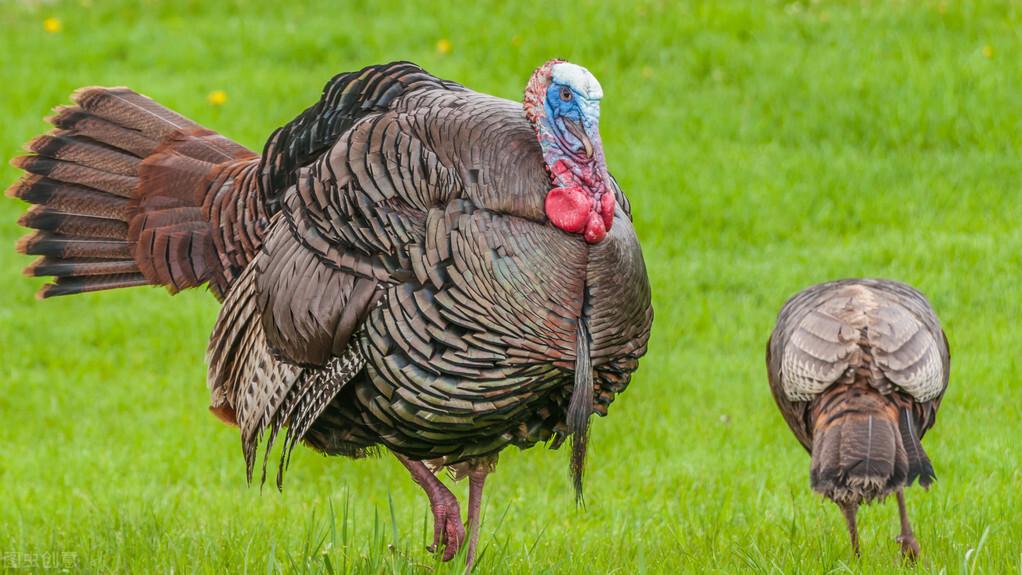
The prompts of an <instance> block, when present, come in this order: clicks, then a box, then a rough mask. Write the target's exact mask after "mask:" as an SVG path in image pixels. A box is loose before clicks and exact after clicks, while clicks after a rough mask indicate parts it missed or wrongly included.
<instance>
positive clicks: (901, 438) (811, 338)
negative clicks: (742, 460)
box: [767, 279, 951, 559]
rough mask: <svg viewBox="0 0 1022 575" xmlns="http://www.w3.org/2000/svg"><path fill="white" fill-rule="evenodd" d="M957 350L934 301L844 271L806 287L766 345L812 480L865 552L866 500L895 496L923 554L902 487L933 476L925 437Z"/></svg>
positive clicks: (910, 541) (774, 384) (911, 546)
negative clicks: (861, 533)
mask: <svg viewBox="0 0 1022 575" xmlns="http://www.w3.org/2000/svg"><path fill="white" fill-rule="evenodd" d="M950 362H951V356H950V353H949V351H948V344H947V338H946V337H945V336H944V332H943V331H942V330H941V328H940V322H939V321H938V320H937V316H936V315H935V314H934V312H933V308H931V307H930V304H929V302H927V301H926V298H925V297H923V295H922V294H921V293H919V292H918V291H916V290H915V289H914V288H912V287H910V286H908V285H905V284H903V283H898V282H894V281H889V280H881V279H847V280H839V281H833V282H829V283H824V284H819V285H815V286H813V287H810V288H809V289H806V290H804V291H802V292H799V293H798V294H796V295H795V296H794V297H792V298H791V299H790V300H788V302H787V303H786V304H785V305H784V307H783V308H782V309H781V313H780V315H779V316H778V318H777V326H776V327H775V328H774V332H773V334H772V335H771V336H770V341H769V343H768V345H767V371H768V373H769V378H770V388H771V390H772V391H773V394H774V399H775V400H776V401H777V405H778V407H780V408H781V413H782V414H783V415H784V419H785V420H786V421H787V422H788V426H789V427H791V430H792V431H793V432H794V433H795V437H797V438H798V440H799V441H800V442H801V443H802V446H803V447H805V448H806V450H808V451H809V453H810V454H811V455H812V467H811V468H810V481H811V483H812V487H813V489H814V490H816V491H817V492H819V493H822V494H823V495H824V496H826V497H827V498H829V499H831V500H832V501H834V502H835V503H836V504H837V505H838V507H840V508H841V510H842V511H843V512H844V515H845V520H846V521H847V523H848V532H849V534H850V535H851V539H852V548H853V549H854V550H855V553H856V554H858V553H859V537H858V531H857V529H856V526H855V515H856V511H857V510H858V508H859V505H860V504H862V503H864V502H865V503H871V502H873V501H875V500H883V499H884V498H885V497H886V496H888V495H890V494H891V493H896V494H897V497H898V510H899V513H900V516H901V534H900V535H899V536H898V539H897V540H898V542H899V543H901V550H902V553H904V554H905V555H906V556H907V557H909V558H912V559H915V558H916V557H917V556H918V555H919V544H918V543H917V542H916V539H915V536H914V535H913V533H912V528H911V526H910V525H909V522H908V513H907V511H906V510H905V496H904V493H903V489H904V488H905V487H908V486H911V485H912V483H913V482H914V481H915V480H916V479H919V484H920V485H922V486H923V487H924V488H927V487H929V486H930V484H931V483H932V482H933V480H934V479H935V475H934V473H933V466H932V465H931V464H930V459H929V457H927V455H926V452H925V451H923V445H922V443H920V440H922V438H923V434H925V433H926V431H927V430H928V429H930V427H932V426H933V423H934V421H935V420H936V417H937V408H938V407H940V401H941V398H942V397H943V396H944V390H945V389H946V388H947V383H948V374H949V371H950Z"/></svg>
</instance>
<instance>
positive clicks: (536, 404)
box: [9, 60, 652, 565]
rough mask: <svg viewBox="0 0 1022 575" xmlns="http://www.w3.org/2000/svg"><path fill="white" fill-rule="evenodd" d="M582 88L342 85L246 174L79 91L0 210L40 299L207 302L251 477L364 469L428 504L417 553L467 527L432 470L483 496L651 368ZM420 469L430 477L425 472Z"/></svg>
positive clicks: (214, 360)
mask: <svg viewBox="0 0 1022 575" xmlns="http://www.w3.org/2000/svg"><path fill="white" fill-rule="evenodd" d="M602 97H603V93H602V90H601V88H600V84H599V83H598V82H597V81H596V79H595V78H594V77H593V75H592V74H590V73H589V72H588V71H587V70H586V69H584V68H582V67H579V66H576V65H574V64H570V63H568V62H563V61H559V60H552V61H550V62H547V63H545V64H544V65H543V66H541V67H540V68H538V69H537V70H536V71H535V73H534V74H533V75H532V78H531V79H530V81H529V83H528V86H527V88H526V91H525V101H524V107H523V106H522V105H521V104H517V103H515V102H511V101H507V100H503V99H500V98H495V97H493V96H488V95H485V94H480V93H477V92H473V91H471V90H469V89H466V88H464V87H462V86H460V85H458V84H455V83H453V82H449V81H446V80H441V79H438V78H436V77H434V76H432V75H430V74H428V73H427V72H425V71H424V70H422V69H421V68H419V67H418V66H416V65H414V64H411V63H408V62H396V63H391V64H386V65H381V66H370V67H367V68H364V69H363V70H361V71H358V72H353V73H345V74H340V75H338V76H336V77H335V78H333V79H332V80H331V81H330V82H329V83H328V84H327V85H326V87H325V89H324V91H323V96H322V99H321V100H320V101H319V102H318V103H316V104H315V105H314V106H312V107H310V108H309V109H307V110H306V111H305V112H303V113H302V114H301V115H299V116H298V117H297V118H295V119H294V120H293V121H292V122H290V123H289V124H287V125H286V126H284V127H283V128H280V129H279V130H277V131H276V132H275V133H274V134H273V135H272V136H271V137H270V139H269V141H268V142H267V144H266V147H265V149H264V151H263V154H262V155H258V154H255V153H253V152H251V151H249V150H247V149H245V148H244V147H242V146H241V145H239V144H236V143H234V142H232V141H230V140H228V139H227V138H225V137H223V136H221V135H219V134H217V133H215V132H212V131H210V130H207V129H205V128H202V127H201V126H199V125H197V124H195V123H193V122H191V121H190V120H188V119H186V118H184V117H182V116H180V115H178V114H176V113H175V112H172V111H170V110H168V109H166V108H164V107H162V106H160V105H159V104H157V103H156V102H154V101H152V100H150V99H148V98H146V97H144V96H141V95H139V94H137V93H135V92H133V91H131V90H128V89H126V88H86V89H83V90H80V91H78V92H77V93H76V94H75V95H74V97H73V98H74V101H75V103H76V105H74V106H71V107H67V108H62V109H59V110H58V111H57V113H56V115H54V116H53V117H52V118H50V122H51V123H52V124H53V125H54V126H56V128H57V129H56V130H54V131H53V132H51V133H50V134H47V135H44V136H40V137H39V138H37V139H35V140H33V141H32V142H31V143H30V144H29V145H28V147H29V149H30V151H31V152H33V153H34V155H30V156H25V157H21V158H17V159H15V160H14V164H15V165H16V166H18V167H20V168H22V169H24V170H25V171H27V172H28V174H26V175H25V176H24V177H23V178H22V179H21V180H19V181H18V182H16V183H15V184H14V186H13V187H12V188H11V189H10V190H9V193H10V194H11V195H13V196H15V197H18V198H21V199H23V200H26V201H28V202H31V203H33V204H36V205H35V206H34V207H32V208H31V209H30V210H29V211H28V213H26V214H25V216H24V217H23V218H22V219H21V224H22V225H24V226H26V227H29V228H34V229H36V230H38V231H37V232H35V233H33V234H32V235H29V236H27V237H25V238H24V239H23V240H21V242H20V243H19V244H18V249H19V250H20V251H21V252H23V253H26V254H32V255H39V256H42V258H41V259H39V260H37V261H36V262H35V263H33V264H32V265H31V266H30V267H29V268H28V269H27V273H28V274H29V275H35V276H55V277H56V281H54V282H53V283H52V284H50V285H47V286H45V287H44V288H43V289H42V291H41V292H40V296H41V297H50V296H57V295H67V294H75V293H81V292H89V291H97V290H105V289H111V288H118V287H126V286H136V285H162V286H166V287H167V288H168V289H169V290H170V291H171V292H176V291H178V290H182V289H185V288H191V287H196V286H200V285H202V284H208V286H209V288H210V291H212V292H213V294H214V296H216V297H217V298H218V299H220V300H221V301H222V302H223V307H222V308H221V311H220V314H219V317H218V318H217V323H216V327H215V328H214V331H213V335H212V337H211V340H210V344H209V349H208V361H209V372H208V383H209V387H210V390H211V392H212V404H211V407H210V409H211V410H212V411H213V412H214V413H215V414H216V415H217V416H219V417H220V418H221V419H223V420H224V421H226V422H228V423H231V424H234V425H237V426H238V427H239V428H240V429H241V437H242V443H243V447H244V453H245V460H246V466H247V471H248V477H249V479H250V480H251V478H252V473H253V468H254V466H255V464H256V459H257V454H256V451H257V447H258V445H259V444H260V440H261V439H262V437H263V433H264V432H267V434H268V439H267V441H266V448H265V449H266V451H265V453H264V455H263V465H262V477H263V479H264V480H265V474H266V454H268V452H269V449H270V446H271V445H272V444H273V441H274V439H275V438H276V437H277V434H278V433H279V432H280V430H281V429H284V428H286V429H287V432H286V438H285V440H284V441H285V449H284V456H283V457H282V458H281V462H280V464H279V467H278V473H277V482H278V485H279V484H280V482H281V480H282V474H283V470H284V467H285V465H286V458H287V457H288V455H289V453H290V450H291V449H292V448H293V447H294V445H295V444H296V442H298V441H303V442H305V443H306V444H308V445H310V446H312V447H313V448H315V449H317V450H319V451H322V452H324V453H326V454H331V455H347V456H352V457H360V456H363V455H366V454H368V453H371V452H372V451H373V450H374V448H377V447H378V446H383V447H385V448H387V449H389V450H391V451H392V452H394V454H395V455H396V456H397V458H398V459H399V460H400V461H401V462H402V463H403V464H404V465H405V467H407V468H408V470H409V471H410V472H411V474H412V477H413V479H414V480H415V481H416V482H417V483H419V484H420V485H421V486H422V487H423V489H424V490H425V491H426V494H427V495H428V497H429V500H430V504H431V507H432V511H433V515H434V519H435V522H436V525H435V533H434V548H438V547H440V546H446V549H445V554H444V558H445V559H450V558H451V557H453V556H454V554H455V552H456V551H457V550H458V548H459V547H460V546H461V544H462V542H463V539H464V536H465V529H464V527H463V525H462V523H461V518H460V511H459V507H458V502H457V499H456V498H455V497H454V495H453V494H451V492H450V491H449V490H447V488H446V487H444V485H443V484H442V483H441V482H440V481H439V480H438V479H437V478H436V476H435V472H436V470H437V469H439V468H441V467H448V468H452V469H453V470H454V471H455V472H456V473H457V474H458V475H459V476H463V475H467V476H468V477H469V478H470V494H469V513H468V515H469V527H470V530H471V531H470V532H471V539H470V542H469V546H468V551H467V560H468V562H469V564H470V565H471V563H472V561H473V558H474V553H475V546H476V541H477V539H478V535H479V533H478V531H479V530H478V527H479V513H480V501H481V497H482V487H483V481H484V478H485V477H486V474H487V473H488V472H489V471H491V470H492V468H493V466H494V464H495V463H496V460H497V454H498V453H499V452H500V451H501V450H502V449H503V448H505V447H507V446H508V445H516V446H518V447H521V448H526V447H530V446H532V445H534V444H536V443H537V442H549V444H550V445H551V446H553V447H557V446H559V445H560V444H561V443H562V442H563V441H564V440H565V439H566V438H568V437H571V438H572V444H573V454H572V459H571V470H572V473H573V476H574V484H575V488H576V489H577V490H578V495H579V496H580V495H581V475H582V470H583V462H584V456H585V448H586V436H587V430H588V422H589V417H590V415H591V414H592V413H593V412H596V413H598V414H601V415H604V414H606V411H607V406H608V405H609V404H610V403H611V402H612V401H613V400H614V397H615V395H616V394H617V393H619V392H621V391H622V390H624V388H625V387H626V386H627V384H628V382H629V380H630V378H631V374H632V372H634V371H635V369H636V367H637V365H638V359H639V358H640V357H641V356H642V355H643V354H644V353H645V351H646V342H647V339H648V338H649V330H650V325H651V322H652V310H651V307H650V293H649V283H648V281H647V277H646V269H645V265H644V263H643V260H642V253H641V251H640V249H639V243H638V239H637V238H636V235H635V231H634V229H633V228H632V223H631V216H630V210H629V204H628V201H627V200H626V199H625V196H624V195H623V194H622V192H621V190H620V189H619V188H618V186H617V183H616V182H615V181H614V179H613V178H612V177H611V176H610V175H609V174H608V172H607V168H606V164H605V161H604V154H603V147H602V145H601V142H600V135H599V131H598V123H599V115H600V100H601V98H602ZM427 465H428V466H427Z"/></svg>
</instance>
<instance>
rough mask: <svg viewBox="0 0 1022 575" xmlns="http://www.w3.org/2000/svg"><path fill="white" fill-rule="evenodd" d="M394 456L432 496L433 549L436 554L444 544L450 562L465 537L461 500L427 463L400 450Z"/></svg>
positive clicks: (445, 554)
mask: <svg viewBox="0 0 1022 575" xmlns="http://www.w3.org/2000/svg"><path fill="white" fill-rule="evenodd" d="M394 455H395V456H396V457H397V459H398V461H400V462H401V464H402V465H404V466H405V468H406V469H408V472H409V473H411V474H412V479H413V480H415V482H416V483H418V484H419V486H420V487H422V490H423V491H425V492H426V497H428V498H429V506H430V509H432V511H433V545H432V546H431V547H430V548H429V551H430V552H431V553H436V552H437V550H439V549H440V547H444V561H450V560H451V559H453V558H454V556H455V555H456V554H457V553H458V549H460V548H461V544H462V542H463V541H464V540H465V526H464V525H463V524H462V523H461V508H460V507H458V499H457V498H456V497H455V496H454V494H453V493H451V491H450V490H449V489H447V487H445V486H444V484H443V483H441V482H440V480H439V479H437V478H436V475H433V472H432V471H430V470H429V468H428V467H426V465H425V464H424V463H423V462H421V461H413V460H411V459H408V458H407V457H405V456H403V455H399V454H397V453H395V454H394Z"/></svg>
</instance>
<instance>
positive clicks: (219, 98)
mask: <svg viewBox="0 0 1022 575" xmlns="http://www.w3.org/2000/svg"><path fill="white" fill-rule="evenodd" d="M206 101H207V102H209V103H210V104H213V105H214V106H223V105H224V104H226V103H227V92H224V91H223V90H213V91H212V92H210V93H209V95H208V96H206Z"/></svg>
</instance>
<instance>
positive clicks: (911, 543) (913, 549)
mask: <svg viewBox="0 0 1022 575" xmlns="http://www.w3.org/2000/svg"><path fill="white" fill-rule="evenodd" d="M898 515H899V516H901V535H898V536H897V537H896V538H895V541H897V542H898V543H901V554H902V555H904V556H905V557H906V558H908V559H909V560H911V561H915V560H916V559H917V558H918V557H919V542H918V541H916V536H915V534H914V533H912V526H911V525H909V523H908V510H907V509H905V492H904V490H902V489H899V490H898Z"/></svg>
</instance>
